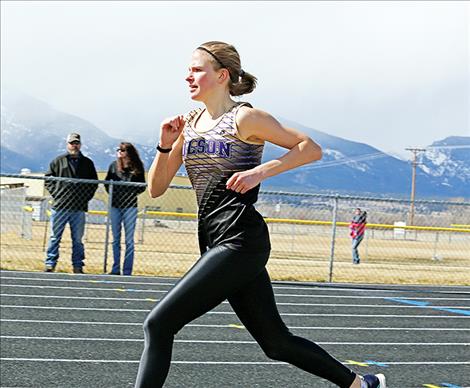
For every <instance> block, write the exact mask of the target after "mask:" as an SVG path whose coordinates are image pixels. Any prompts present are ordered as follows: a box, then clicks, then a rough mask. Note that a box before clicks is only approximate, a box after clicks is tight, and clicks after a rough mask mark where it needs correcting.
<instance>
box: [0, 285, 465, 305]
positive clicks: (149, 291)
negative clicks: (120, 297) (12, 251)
mask: <svg viewBox="0 0 470 388" xmlns="http://www.w3.org/2000/svg"><path fill="white" fill-rule="evenodd" d="M0 287H1V288H7V287H20V288H34V289H35V290H37V289H59V290H92V291H113V292H115V291H120V292H148V293H165V294H166V293H167V292H168V291H167V290H152V289H135V288H100V287H59V286H38V285H31V284H1V285H0ZM275 295H276V298H277V297H292V298H316V297H320V298H336V299H339V298H342V299H381V300H383V299H384V296H356V295H321V294H310V295H300V294H277V293H276V294H275ZM401 299H412V300H453V301H455V300H460V301H462V300H464V301H470V298H438V297H423V298H422V297H402V298H401Z"/></svg>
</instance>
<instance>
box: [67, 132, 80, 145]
mask: <svg viewBox="0 0 470 388" xmlns="http://www.w3.org/2000/svg"><path fill="white" fill-rule="evenodd" d="M73 141H78V142H79V143H81V140H80V135H79V134H78V133H74V132H72V133H69V135H68V136H67V143H72V142H73Z"/></svg>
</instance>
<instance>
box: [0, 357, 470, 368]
mask: <svg viewBox="0 0 470 388" xmlns="http://www.w3.org/2000/svg"><path fill="white" fill-rule="evenodd" d="M0 361H15V362H18V361H30V362H50V363H54V362H79V363H84V362H86V363H102V364H107V363H114V364H116V363H117V364H137V363H139V362H140V360H86V359H85V360H84V359H64V358H16V357H15V358H13V357H2V358H0ZM171 363H172V364H195V365H286V366H290V364H288V363H285V362H279V361H172V362H171ZM381 363H383V364H387V365H470V361H400V362H393V361H392V362H390V361H381Z"/></svg>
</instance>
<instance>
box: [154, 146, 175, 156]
mask: <svg viewBox="0 0 470 388" xmlns="http://www.w3.org/2000/svg"><path fill="white" fill-rule="evenodd" d="M171 150H172V148H162V147H160V144H157V151H158V152H161V153H162V154H167V153H168V152H170V151H171Z"/></svg>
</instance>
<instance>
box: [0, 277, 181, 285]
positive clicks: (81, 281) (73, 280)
mask: <svg viewBox="0 0 470 388" xmlns="http://www.w3.org/2000/svg"><path fill="white" fill-rule="evenodd" d="M1 279H2V280H4V279H9V280H10V279H15V280H16V279H18V280H30V281H40V282H60V283H96V284H122V285H136V284H138V285H142V286H145V285H148V286H173V285H175V284H176V283H158V282H155V283H153V282H119V281H116V280H105V279H103V280H96V279H88V280H87V279H48V278H23V277H16V276H15V277H5V276H2V277H1ZM113 279H116V277H114V278H113Z"/></svg>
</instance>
